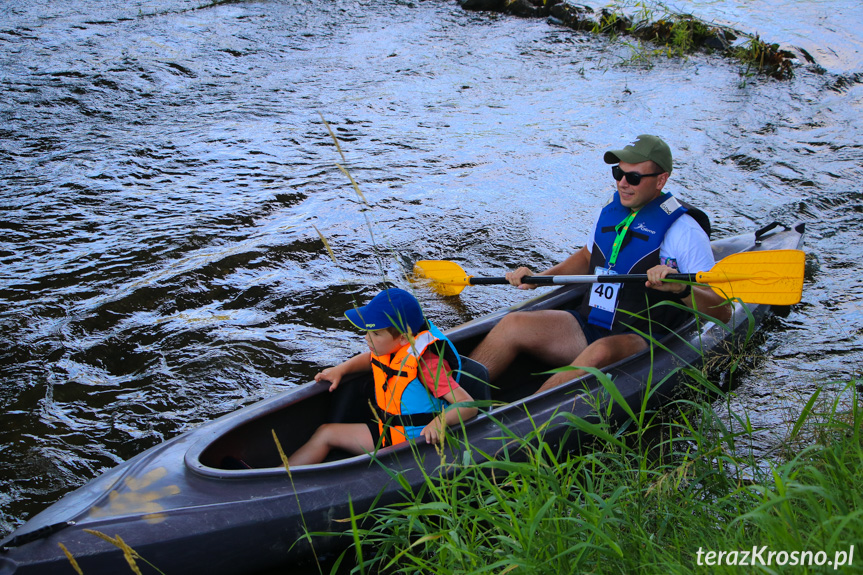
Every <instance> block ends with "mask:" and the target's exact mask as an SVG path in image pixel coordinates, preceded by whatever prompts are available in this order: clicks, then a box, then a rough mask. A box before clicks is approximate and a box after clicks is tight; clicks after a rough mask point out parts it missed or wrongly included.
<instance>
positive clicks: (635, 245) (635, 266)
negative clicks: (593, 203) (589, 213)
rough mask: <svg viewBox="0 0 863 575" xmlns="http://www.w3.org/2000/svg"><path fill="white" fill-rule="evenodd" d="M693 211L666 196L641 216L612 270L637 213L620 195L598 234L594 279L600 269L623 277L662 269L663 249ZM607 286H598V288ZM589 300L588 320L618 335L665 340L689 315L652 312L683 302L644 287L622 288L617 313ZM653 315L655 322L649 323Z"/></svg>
mask: <svg viewBox="0 0 863 575" xmlns="http://www.w3.org/2000/svg"><path fill="white" fill-rule="evenodd" d="M687 211H689V210H688V207H685V206H683V205H682V204H681V203H680V202H678V201H677V199H675V198H674V197H673V196H672V195H671V194H660V195H659V196H658V197H657V198H655V199H654V200H653V201H651V202H650V203H648V204H647V205H645V206H644V207H642V208H641V209H640V210H638V212H637V213H636V215H635V219H633V220H632V222H631V223H630V225H629V230H628V231H627V233H626V235H625V236H624V237H623V243H622V247H621V248H620V251H619V253H618V256H617V260H616V261H615V262H614V265H612V266H609V265H608V260H609V258H610V256H611V253H612V247H613V244H614V241H615V240H616V239H617V236H618V232H617V230H616V229H615V228H616V226H618V225H619V224H620V223H621V222H622V221H623V220H625V219H626V218H627V217H628V216H629V215H630V214H631V213H632V212H631V210H630V209H629V208H627V207H626V206H624V205H623V204H621V203H620V196H619V194H618V193H617V192H615V194H614V197H613V198H612V199H611V201H610V202H609V203H608V204H607V205H606V206H605V207H604V208H603V209H602V212H601V213H600V216H599V221H598V223H597V226H596V230H595V232H594V238H593V249H592V250H591V253H590V273H591V274H593V273H596V269H597V268H606V269H609V268H610V269H611V271H612V272H614V273H619V274H643V273H646V272H647V270H649V269H650V268H652V267H654V266H656V265H659V247H660V245H661V244H662V242H663V240H664V239H665V234H666V233H667V232H668V229H669V228H670V227H671V225H672V224H673V223H674V222H675V221H677V219H678V218H679V217H680V216H682V215H683V214H685V213H687ZM700 215H703V213H701V214H700ZM708 225H709V224H708ZM602 285H603V284H597V286H602ZM594 289H596V286H595V287H594ZM589 296H590V294H589V293H588V294H587V295H586V296H585V298H584V301H583V303H582V307H581V314H582V316H583V317H585V318H587V321H588V322H589V323H590V324H592V325H595V326H598V327H601V328H605V329H609V330H612V332H620V331H623V330H625V329H635V330H640V331H643V332H644V333H651V332H653V333H654V334H664V332H665V331H667V329H665V328H670V327H674V326H675V325H676V324H678V323H680V321H681V319H682V318H683V317H685V313H686V312H683V311H681V310H678V309H676V308H674V307H672V306H660V307H658V308H652V309H650V310H649V311H647V310H648V308H651V307H652V306H654V305H655V304H657V303H659V302H661V301H668V300H670V301H677V302H679V301H681V298H680V297H679V296H677V295H676V294H671V293H667V292H660V291H657V290H652V289H647V288H645V287H644V286H643V285H642V284H639V283H634V284H632V283H624V284H621V286H620V291H619V292H618V298H617V303H616V305H615V308H616V309H615V311H614V312H611V311H606V310H603V309H600V308H596V307H590V305H589V299H590V297H589ZM620 310H626V311H628V312H633V313H637V314H639V315H642V316H644V318H636V317H633V316H631V315H629V314H628V313H617V312H618V311H620ZM648 315H649V317H650V320H648V319H646V318H647V316H648Z"/></svg>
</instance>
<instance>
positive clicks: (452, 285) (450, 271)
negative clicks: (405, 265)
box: [414, 260, 470, 295]
mask: <svg viewBox="0 0 863 575" xmlns="http://www.w3.org/2000/svg"><path fill="white" fill-rule="evenodd" d="M414 276H416V277H417V278H420V279H428V280H431V281H430V283H431V288H432V289H433V290H434V291H436V292H437V293H439V294H440V295H458V294H460V293H461V292H462V290H464V288H465V287H466V286H469V285H470V276H469V275H467V272H465V271H464V270H463V269H461V266H460V265H458V264H457V263H455V262H449V261H444V260H420V261H418V262H417V263H415V264H414Z"/></svg>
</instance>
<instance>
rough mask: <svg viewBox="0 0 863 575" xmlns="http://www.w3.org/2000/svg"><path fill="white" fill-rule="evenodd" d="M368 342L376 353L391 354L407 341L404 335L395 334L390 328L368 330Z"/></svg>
mask: <svg viewBox="0 0 863 575" xmlns="http://www.w3.org/2000/svg"><path fill="white" fill-rule="evenodd" d="M366 343H367V344H368V345H369V349H370V350H371V351H372V353H374V354H375V355H389V354H391V353H395V352H396V351H398V349H399V348H400V347H402V346H403V345H405V344H406V343H407V339H405V336H404V335H401V334H400V335H398V336H397V337H396V336H393V334H391V333H390V332H389V331H388V330H385V329H375V330H371V331H367V332H366Z"/></svg>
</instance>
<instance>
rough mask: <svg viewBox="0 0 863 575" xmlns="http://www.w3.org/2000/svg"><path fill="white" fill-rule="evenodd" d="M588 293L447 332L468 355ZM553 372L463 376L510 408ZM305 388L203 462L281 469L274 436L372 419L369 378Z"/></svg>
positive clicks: (556, 296) (517, 368)
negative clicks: (507, 320) (523, 317)
mask: <svg viewBox="0 0 863 575" xmlns="http://www.w3.org/2000/svg"><path fill="white" fill-rule="evenodd" d="M712 246H713V252H714V256H715V258H716V260H717V261H718V260H720V259H722V258H724V257H726V256H728V255H730V254H732V253H736V252H739V251H743V250H747V249H752V248H753V240H752V236H751V235H746V236H735V237H731V238H727V239H723V240H718V241H714V242H713V243H712ZM588 289H589V286H586V285H574V286H565V287H561V288H558V289H556V290H554V291H552V292H550V293H546V294H544V295H540V296H538V297H536V298H534V299H532V300H529V301H527V302H524V303H522V304H519V305H518V306H513V308H510V309H509V310H502V311H500V312H498V313H494V314H491V315H489V316H486V317H483V318H479V319H478V320H475V321H472V322H468V323H466V324H464V325H462V326H459V327H458V328H455V329H454V330H451V331H450V332H448V336H449V337H450V338H451V339H452V341H453V342H454V343H455V345H456V347H457V348H458V350H459V353H460V354H461V355H463V356H467V355H469V354H470V352H471V351H472V350H473V349H474V347H475V346H476V345H477V344H478V343H479V341H481V340H482V338H483V337H484V336H485V334H486V333H488V331H489V330H490V329H491V328H492V327H493V326H494V325H495V324H496V323H497V322H498V321H500V318H501V317H503V316H504V315H505V314H506V313H507V312H508V311H512V310H514V309H522V310H530V309H566V308H574V307H576V306H577V305H578V304H579V303H580V301H581V299H582V297H583V296H584V295H585V294H586V293H587V290H588ZM671 337H673V336H671ZM554 367H556V366H551V365H545V364H542V363H540V362H537V361H536V360H535V359H532V358H529V357H526V356H523V357H522V356H520V357H519V358H517V360H516V361H515V363H514V364H513V365H512V366H511V368H510V369H509V370H508V371H507V373H506V374H505V375H504V376H502V377H501V378H499V379H498V380H497V381H495V382H494V385H492V386H485V385H482V384H479V383H478V382H477V381H476V380H475V379H474V378H471V377H470V376H464V377H463V378H462V379H463V381H462V384H463V385H465V387H466V388H467V390H468V392H469V393H471V395H472V396H473V397H474V398H476V399H480V398H490V399H492V400H494V401H496V402H501V403H512V402H516V401H518V400H520V399H522V398H524V397H527V396H529V395H530V394H532V393H533V392H535V391H536V390H537V389H538V388H539V386H540V385H541V384H542V382H543V381H544V380H545V379H546V378H547V377H548V376H547V375H542V373H543V372H545V371H548V370H550V369H553V368H554ZM304 387H306V388H307V389H306V390H305V393H300V394H294V395H291V396H290V397H291V398H293V399H289V400H288V401H287V402H286V403H285V404H284V405H282V406H280V407H279V408H278V409H272V410H269V411H266V412H263V413H262V414H260V415H259V416H257V417H255V418H252V419H249V420H247V421H245V422H242V423H240V424H239V425H237V426H236V427H233V428H231V429H229V430H228V431H227V432H226V433H224V434H223V435H221V436H219V437H217V438H215V439H214V440H213V441H212V442H211V443H210V444H209V445H208V446H207V447H206V448H204V449H203V450H202V451H201V452H200V456H199V463H200V464H201V465H202V466H204V467H205V468H211V469H214V470H220V469H223V470H239V469H268V468H273V467H280V466H281V465H282V461H281V458H280V456H279V453H278V450H277V449H276V447H275V442H274V441H273V439H272V434H273V432H275V433H276V435H277V436H278V438H279V442H280V443H281V445H282V448H283V449H284V452H285V453H286V454H288V455H290V454H291V453H292V452H293V451H294V450H296V449H297V448H299V447H300V446H301V445H302V444H303V443H304V442H306V441H307V440H308V439H309V438H310V437H311V435H312V433H313V432H314V430H315V429H317V427H318V426H319V425H321V424H323V423H326V422H333V423H335V422H342V423H365V422H367V421H368V420H369V418H370V417H371V416H372V411H371V407H370V405H369V402H370V401H372V398H373V387H372V381H371V377H370V376H358V377H353V378H351V379H348V380H346V381H345V382H344V383H343V384H342V385H341V386H339V388H338V390H336V391H335V392H333V393H329V392H328V391H327V386H326V385H325V384H307V386H304ZM346 456H347V454H346V453H343V452H338V451H337V452H333V453H331V455H330V458H329V460H328V461H333V460H338V459H342V458H344V457H346Z"/></svg>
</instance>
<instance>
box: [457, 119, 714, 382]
mask: <svg viewBox="0 0 863 575" xmlns="http://www.w3.org/2000/svg"><path fill="white" fill-rule="evenodd" d="M604 160H605V163H607V164H616V165H615V166H613V167H612V176H613V177H614V179H615V180H617V193H616V194H614V197H613V198H612V199H611V201H610V202H609V203H608V204H607V205H606V206H605V207H604V208H602V210H601V212H600V214H599V217H598V218H597V222H596V225H595V227H594V231H593V235H592V236H590V238H588V241H587V242H586V243H585V246H584V247H583V248H581V249H580V250H579V251H577V252H575V253H574V254H572V255H571V256H569V257H568V258H567V259H566V260H564V261H563V262H561V263H559V264H557V265H556V266H553V267H551V268H549V269H547V270H545V271H544V272H542V273H541V274H539V275H584V274H591V275H593V274H603V273H646V274H647V278H648V279H647V281H646V282H645V284H644V285H643V286H642V285H641V284H599V283H597V284H595V285H594V287H593V289H591V290H590V291H589V292H588V294H587V296H586V297H585V298H584V302H583V304H582V305H581V307H580V308H579V309H577V310H568V311H567V310H539V311H525V312H514V313H510V314H508V315H506V316H505V317H504V318H503V319H502V320H501V322H500V323H499V324H498V325H496V326H495V327H494V329H492V330H491V332H489V334H488V335H487V336H486V338H485V339H484V340H483V341H482V342H480V344H479V345H478V346H477V347H476V349H475V350H474V352H473V353H472V354H471V357H472V358H473V359H475V360H477V361H479V362H481V363H483V364H484V365H485V366H486V367H487V368H488V370H489V375H490V377H491V379H492V380H494V379H495V378H496V377H497V376H499V375H500V374H501V373H503V371H504V370H505V369H506V368H507V367H508V366H509V365H510V363H512V361H513V360H514V359H515V357H516V356H517V355H518V354H519V353H528V354H530V355H533V356H534V357H537V358H538V359H541V360H542V361H544V362H546V363H548V364H549V365H555V366H562V365H567V364H569V365H573V366H578V367H597V368H599V367H603V366H606V365H609V364H611V363H614V362H616V361H619V360H621V359H623V358H625V357H627V356H629V355H632V354H633V353H636V352H639V351H642V350H644V349H647V347H648V345H649V344H648V340H647V339H646V338H645V337H644V335H642V334H647V335H649V336H651V337H654V338H657V339H659V338H661V337H662V336H663V335H665V334H666V333H668V331H670V330H671V329H673V328H674V327H675V326H676V325H678V324H679V323H681V322H682V321H683V320H685V319H686V318H687V317H691V314H689V312H686V311H683V310H680V309H678V308H675V307H674V306H667V305H662V306H658V307H654V304H656V303H658V302H661V301H671V302H680V303H682V304H683V305H686V306H690V307H696V308H697V309H698V310H700V311H703V312H706V313H708V314H710V315H712V316H714V317H716V318H717V319H719V320H721V321H728V319H729V318H730V317H731V309H730V307H729V306H728V305H722V302H723V301H724V300H723V298H722V297H720V296H719V295H717V294H716V293H715V292H714V291H713V290H711V289H710V288H706V287H699V286H692V287H691V288H690V286H689V285H687V284H682V283H679V282H663V281H662V280H663V279H664V278H665V277H666V276H667V275H668V274H669V273H694V272H698V271H708V270H710V269H711V268H712V267H713V265H714V263H715V262H714V259H713V253H712V251H711V249H710V240H709V238H708V235H707V233H706V232H705V231H704V230H703V229H702V228H701V226H699V224H698V223H696V220H695V219H694V218H693V217H692V216H691V215H690V214H689V213H687V211H692V212H693V213H698V212H697V210H691V208H689V209H687V208H686V207H684V206H683V205H681V204H680V203H679V202H678V201H677V200H676V199H675V198H674V197H673V196H671V194H666V193H663V192H662V189H663V187H664V186H665V184H666V183H667V182H668V178H669V176H670V175H671V170H672V159H671V150H670V149H669V147H668V145H667V144H666V143H665V142H663V141H662V140H661V139H660V138H658V137H656V136H650V135H641V136H638V138H637V139H636V140H635V142H633V143H631V144H629V145H627V146H626V147H624V148H623V149H622V150H612V151H609V152H606V153H605V156H604ZM701 215H703V214H701ZM705 219H706V218H705ZM530 275H535V274H534V273H533V272H532V271H531V270H530V269H528V268H526V267H521V268H518V269H517V270H515V271H512V272H509V273H507V274H506V278H507V280H509V282H510V283H511V284H512V285H514V286H517V287H519V288H520V289H532V288H534V287H536V286H535V285H528V284H523V283H522V282H521V279H522V278H523V277H524V276H530ZM588 296H589V297H588ZM693 300H694V304H695V305H694V306H693ZM627 312H629V313H627ZM633 313H634V314H636V316H633V315H632V314H633ZM638 316H640V317H638ZM639 332H641V333H639ZM583 374H584V372H583V371H581V370H578V371H565V372H560V373H557V374H555V375H553V376H552V377H551V378H549V379H548V380H547V381H546V382H545V383H544V384H543V385H542V387H540V389H539V391H545V390H547V389H551V388H553V387H556V386H558V385H560V384H561V383H564V382H566V381H569V380H571V379H573V378H575V377H578V376H580V375H583Z"/></svg>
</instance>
